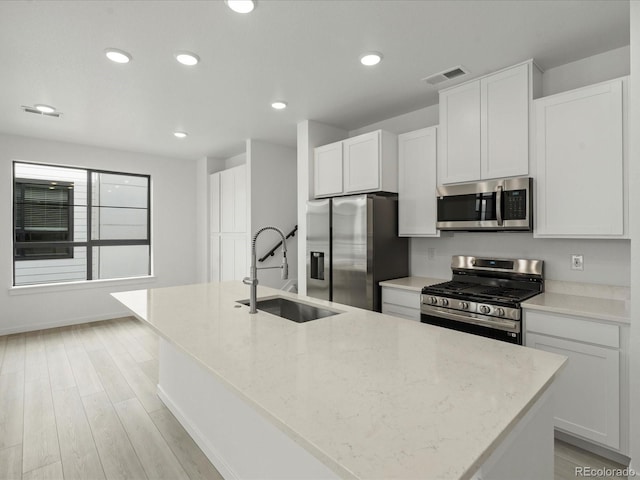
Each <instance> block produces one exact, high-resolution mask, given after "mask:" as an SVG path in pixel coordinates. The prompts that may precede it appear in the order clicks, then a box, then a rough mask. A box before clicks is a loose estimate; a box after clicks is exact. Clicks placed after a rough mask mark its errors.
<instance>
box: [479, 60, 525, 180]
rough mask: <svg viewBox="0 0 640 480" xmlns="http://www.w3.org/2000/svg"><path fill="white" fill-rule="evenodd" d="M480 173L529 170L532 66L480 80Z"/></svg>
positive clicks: (492, 174)
mask: <svg viewBox="0 0 640 480" xmlns="http://www.w3.org/2000/svg"><path fill="white" fill-rule="evenodd" d="M480 112H481V117H480V119H481V121H480V131H481V132H482V137H481V146H482V148H481V158H480V165H481V176H482V178H483V179H488V178H501V177H513V176H520V175H522V176H524V175H528V173H529V65H528V64H524V65H519V66H517V67H514V68H511V69H509V70H504V71H502V72H500V73H496V74H494V75H489V76H488V77H485V78H482V79H481V80H480Z"/></svg>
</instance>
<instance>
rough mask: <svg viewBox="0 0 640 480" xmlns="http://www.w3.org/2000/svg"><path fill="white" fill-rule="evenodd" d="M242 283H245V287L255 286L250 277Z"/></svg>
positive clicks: (245, 278)
mask: <svg viewBox="0 0 640 480" xmlns="http://www.w3.org/2000/svg"><path fill="white" fill-rule="evenodd" d="M242 283H244V284H245V285H253V280H251V279H250V278H249V277H244V278H243V279H242Z"/></svg>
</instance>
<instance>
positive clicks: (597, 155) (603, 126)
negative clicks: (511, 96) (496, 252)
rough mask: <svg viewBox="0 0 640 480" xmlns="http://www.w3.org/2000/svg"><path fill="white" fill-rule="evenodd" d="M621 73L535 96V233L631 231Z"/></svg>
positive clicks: (596, 235)
mask: <svg viewBox="0 0 640 480" xmlns="http://www.w3.org/2000/svg"><path fill="white" fill-rule="evenodd" d="M624 88H625V84H624V82H623V80H622V79H618V80H613V81H609V82H604V83H601V84H597V85H592V86H589V87H584V88H579V89H577V90H572V91H569V92H564V93H560V94H557V95H552V96H549V97H545V98H541V99H539V100H536V102H535V103H534V107H535V170H536V172H535V173H536V181H537V201H536V203H537V208H536V209H535V211H536V221H535V231H534V234H535V236H537V237H568V238H616V237H625V236H627V234H628V227H627V223H628V222H627V217H628V215H627V195H628V181H627V175H626V169H627V167H626V162H625V157H626V155H625V146H624V138H625V135H624V132H623V130H624V128H625V121H624V117H625V108H624V104H623V101H624Z"/></svg>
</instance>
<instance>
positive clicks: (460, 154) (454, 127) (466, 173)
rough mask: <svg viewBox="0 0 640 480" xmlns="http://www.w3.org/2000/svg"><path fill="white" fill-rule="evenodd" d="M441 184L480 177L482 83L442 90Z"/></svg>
mask: <svg viewBox="0 0 640 480" xmlns="http://www.w3.org/2000/svg"><path fill="white" fill-rule="evenodd" d="M439 135H440V139H439V141H438V183H439V184H446V183H456V182H467V181H472V180H479V179H480V82H479V81H476V82H470V83H467V84H464V85H461V86H460V87H456V88H452V89H450V90H445V91H443V92H440V129H439Z"/></svg>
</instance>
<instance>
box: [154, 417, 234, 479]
mask: <svg viewBox="0 0 640 480" xmlns="http://www.w3.org/2000/svg"><path fill="white" fill-rule="evenodd" d="M149 416H150V417H151V420H153V423H155V425H156V427H157V428H158V430H160V433H161V434H162V436H163V437H164V439H165V440H166V442H167V444H168V445H169V448H171V450H172V451H173V453H174V454H175V456H176V457H177V459H178V461H179V462H180V464H181V465H182V468H184V470H185V471H186V472H187V474H188V475H189V478H190V479H191V480H196V479H198V480H223V477H222V475H220V473H218V471H217V470H216V469H215V467H214V466H213V465H212V464H211V462H210V461H209V459H208V458H207V457H206V455H205V454H204V453H202V450H200V448H198V446H197V445H196V442H194V441H193V439H192V438H191V437H190V436H189V434H188V433H187V431H186V430H185V429H184V428H183V427H182V425H180V422H178V420H176V417H174V416H173V414H172V413H171V412H170V411H169V410H168V409H166V408H162V409H160V410H156V411H155V412H152V413H150V414H149Z"/></svg>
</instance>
